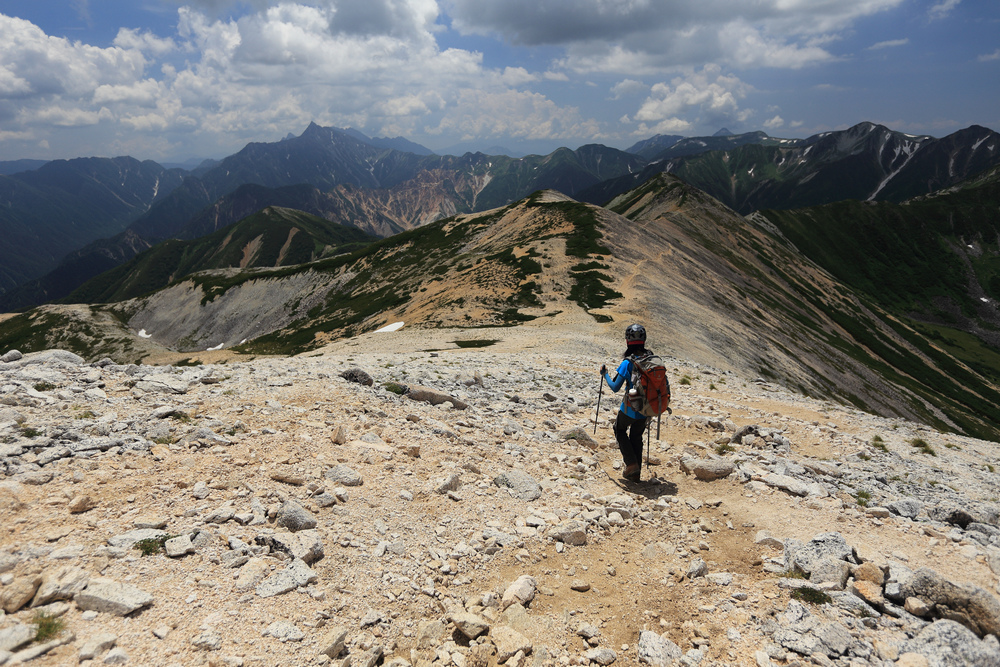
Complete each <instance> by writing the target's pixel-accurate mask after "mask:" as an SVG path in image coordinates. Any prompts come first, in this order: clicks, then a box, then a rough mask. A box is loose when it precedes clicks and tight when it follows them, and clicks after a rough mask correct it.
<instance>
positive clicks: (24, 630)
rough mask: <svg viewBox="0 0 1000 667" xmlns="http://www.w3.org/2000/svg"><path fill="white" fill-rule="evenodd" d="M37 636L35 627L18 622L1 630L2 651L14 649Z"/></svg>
mask: <svg viewBox="0 0 1000 667" xmlns="http://www.w3.org/2000/svg"><path fill="white" fill-rule="evenodd" d="M34 638H35V628H34V626H31V625H23V624H21V623H18V624H16V625H13V626H11V627H9V628H4V629H2V630H0V651H13V650H14V649H16V648H17V647H18V646H23V645H24V644H27V643H28V642H30V641H31V640H32V639H34Z"/></svg>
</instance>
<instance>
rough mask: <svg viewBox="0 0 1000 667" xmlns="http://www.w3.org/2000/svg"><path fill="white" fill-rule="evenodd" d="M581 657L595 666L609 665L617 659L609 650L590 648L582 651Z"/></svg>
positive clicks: (615, 654) (616, 655)
mask: <svg viewBox="0 0 1000 667" xmlns="http://www.w3.org/2000/svg"><path fill="white" fill-rule="evenodd" d="M583 657H584V658H586V659H587V660H589V661H590V662H592V663H594V664H596V665H610V664H611V663H613V662H614V661H615V660H617V659H618V654H617V653H615V652H614V651H613V650H612V649H609V648H592V649H589V650H587V651H584V653H583Z"/></svg>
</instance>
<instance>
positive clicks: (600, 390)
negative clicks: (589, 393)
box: [594, 373, 604, 435]
mask: <svg viewBox="0 0 1000 667" xmlns="http://www.w3.org/2000/svg"><path fill="white" fill-rule="evenodd" d="M603 391H604V374H603V373H601V383H600V384H599V385H597V412H595V413H594V435H597V420H598V418H599V417H600V416H601V393H602V392H603Z"/></svg>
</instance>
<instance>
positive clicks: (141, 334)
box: [139, 329, 153, 338]
mask: <svg viewBox="0 0 1000 667" xmlns="http://www.w3.org/2000/svg"><path fill="white" fill-rule="evenodd" d="M152 337H153V334H148V333H146V330H145V329H139V338H152Z"/></svg>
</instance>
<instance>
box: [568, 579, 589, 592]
mask: <svg viewBox="0 0 1000 667" xmlns="http://www.w3.org/2000/svg"><path fill="white" fill-rule="evenodd" d="M569 587H570V589H571V590H574V591H579V592H580V593H586V592H587V591H589V590H590V583H589V582H587V581H584V580H583V579H574V580H573V582H572V583H571V584H570V585H569Z"/></svg>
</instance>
